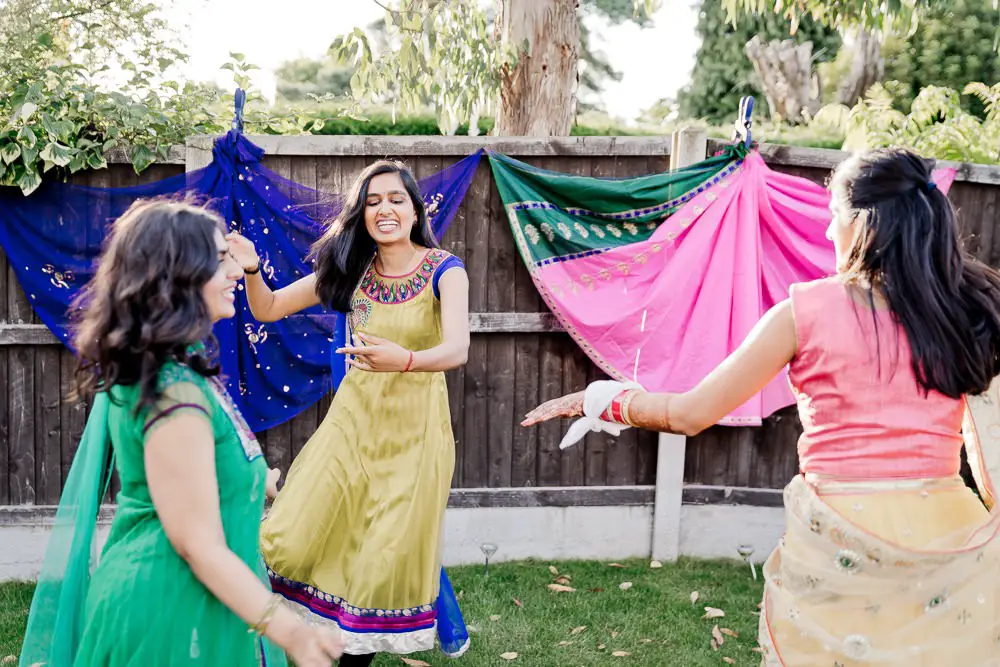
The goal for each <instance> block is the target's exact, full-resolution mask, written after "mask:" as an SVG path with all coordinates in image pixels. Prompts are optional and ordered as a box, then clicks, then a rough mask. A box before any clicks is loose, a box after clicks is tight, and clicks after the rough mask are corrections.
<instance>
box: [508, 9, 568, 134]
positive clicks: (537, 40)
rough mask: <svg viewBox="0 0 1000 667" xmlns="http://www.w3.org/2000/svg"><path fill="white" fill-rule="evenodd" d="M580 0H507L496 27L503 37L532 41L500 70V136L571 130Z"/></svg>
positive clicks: (511, 39)
mask: <svg viewBox="0 0 1000 667" xmlns="http://www.w3.org/2000/svg"><path fill="white" fill-rule="evenodd" d="M578 5H579V1H578V0H502V1H501V3H500V12H499V14H498V15H497V19H496V29H497V32H498V35H499V38H500V39H501V40H502V41H503V43H505V44H508V43H513V44H520V43H523V42H524V41H525V40H527V42H528V49H529V50H528V52H527V53H522V54H521V57H520V58H519V59H518V61H517V65H516V66H515V67H513V68H509V69H508V70H506V71H504V72H503V73H502V74H501V77H502V86H501V92H500V105H499V107H498V108H497V118H496V125H495V127H494V130H493V134H495V135H497V136H518V137H551V136H567V135H568V134H569V133H570V129H571V128H572V127H573V118H574V116H575V115H576V89H577V84H578V80H579V68H578V67H577V63H578V61H579V44H580V26H579V23H578V21H577V15H576V9H577V6H578Z"/></svg>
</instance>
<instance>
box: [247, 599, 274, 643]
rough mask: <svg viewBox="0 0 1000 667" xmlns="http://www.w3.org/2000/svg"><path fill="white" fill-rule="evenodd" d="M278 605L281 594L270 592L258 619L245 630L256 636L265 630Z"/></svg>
mask: <svg viewBox="0 0 1000 667" xmlns="http://www.w3.org/2000/svg"><path fill="white" fill-rule="evenodd" d="M280 606H281V596H280V595H278V594H277V593H271V599H270V600H268V601H267V606H266V607H264V613H262V614H261V615H260V620H259V621H257V623H255V624H254V625H253V626H251V628H250V629H249V630H247V632H249V633H251V634H256V635H258V636H261V635H263V634H264V633H265V632H267V626H268V625H270V623H271V619H272V618H274V614H275V613H276V612H277V611H278V607H280Z"/></svg>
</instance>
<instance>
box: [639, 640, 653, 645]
mask: <svg viewBox="0 0 1000 667" xmlns="http://www.w3.org/2000/svg"><path fill="white" fill-rule="evenodd" d="M640 643H642V644H652V643H653V640H652V639H642V640H640Z"/></svg>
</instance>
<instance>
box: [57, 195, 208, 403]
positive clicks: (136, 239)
mask: <svg viewBox="0 0 1000 667" xmlns="http://www.w3.org/2000/svg"><path fill="white" fill-rule="evenodd" d="M218 232H225V224H224V223H223V221H222V219H221V218H219V217H218V216H217V215H215V214H214V213H212V212H211V211H208V210H206V209H204V208H201V207H199V206H194V205H192V204H189V203H184V202H172V201H166V200H145V201H139V202H136V203H135V204H133V205H132V206H131V207H129V209H128V210H127V211H126V212H125V213H124V214H123V215H122V216H121V217H120V218H118V220H116V221H115V223H114V225H113V226H112V228H111V234H110V235H109V237H108V239H107V241H106V243H105V247H104V251H103V253H102V255H101V259H100V264H99V266H98V269H97V271H96V273H95V274H94V277H93V279H91V281H90V282H89V283H88V284H87V286H86V287H85V288H84V289H83V290H82V291H81V292H80V294H79V295H78V296H77V298H76V300H75V302H74V304H73V306H74V307H73V308H72V313H71V317H72V319H73V347H74V349H75V350H76V351H77V368H76V392H75V393H76V395H78V396H92V395H93V394H94V393H95V392H97V391H100V390H102V389H105V388H110V387H112V386H114V385H131V384H137V383H138V384H139V385H140V391H139V403H138V405H137V406H136V409H141V408H143V407H150V406H152V405H153V404H154V403H155V402H156V400H157V399H158V398H159V390H158V387H157V377H158V373H159V370H160V367H161V366H163V364H164V363H166V362H167V361H170V360H174V361H178V362H180V363H184V364H186V365H188V366H190V367H191V368H192V369H193V370H195V371H196V372H198V373H199V374H201V375H204V376H211V375H215V374H217V373H218V370H219V369H218V366H216V365H215V364H214V363H213V362H212V361H211V360H210V358H209V357H210V355H209V354H203V353H202V352H195V351H192V350H191V349H190V348H191V346H192V345H194V344H196V343H200V342H209V343H214V339H213V338H212V320H211V317H210V316H209V312H208V306H207V305H206V304H205V298H204V296H203V295H202V288H203V287H204V286H205V284H206V283H207V282H208V281H209V280H211V279H212V277H213V276H214V275H215V273H216V271H217V270H218V268H219V249H218V246H217V245H216V234H217V233H218Z"/></svg>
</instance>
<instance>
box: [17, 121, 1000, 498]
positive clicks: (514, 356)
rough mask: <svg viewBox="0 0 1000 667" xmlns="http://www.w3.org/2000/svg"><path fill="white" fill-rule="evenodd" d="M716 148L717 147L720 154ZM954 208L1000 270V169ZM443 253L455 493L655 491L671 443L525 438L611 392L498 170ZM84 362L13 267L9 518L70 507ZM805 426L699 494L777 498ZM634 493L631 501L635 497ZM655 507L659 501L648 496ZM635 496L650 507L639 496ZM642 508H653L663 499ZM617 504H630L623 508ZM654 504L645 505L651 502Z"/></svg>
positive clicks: (465, 207)
mask: <svg viewBox="0 0 1000 667" xmlns="http://www.w3.org/2000/svg"><path fill="white" fill-rule="evenodd" d="M254 141H255V142H256V143H258V144H259V145H261V146H262V147H263V148H264V149H265V150H266V151H267V154H266V157H265V159H264V164H265V166H267V167H268V168H270V169H273V170H274V171H276V172H278V173H279V174H281V175H283V176H285V177H287V178H290V179H291V180H293V181H295V182H297V183H301V184H303V185H306V186H309V187H314V188H317V189H319V190H322V191H327V192H343V191H345V190H346V189H347V187H348V186H349V184H350V183H351V181H352V180H353V179H354V177H355V176H356V175H357V173H358V172H359V171H360V170H361V169H362V168H363V167H364V166H365V165H367V164H368V163H370V162H371V161H372V160H374V159H377V158H381V157H386V156H393V157H399V158H401V159H404V160H406V161H407V162H408V163H409V164H410V165H411V167H412V168H413V169H414V171H415V173H416V175H417V176H418V178H420V177H424V176H427V175H430V174H432V173H434V172H436V171H438V170H440V169H442V168H444V167H447V166H448V165H450V164H453V163H454V162H456V161H457V160H459V159H461V157H464V156H465V155H468V154H470V153H472V152H474V151H475V150H478V149H479V148H480V147H481V146H483V145H489V146H490V147H491V148H493V149H494V150H496V151H499V152H502V153H506V154H508V155H512V156H514V157H517V158H519V159H523V160H525V161H527V162H529V163H532V164H535V165H537V166H539V167H543V168H546V169H553V170H557V171H563V172H568V173H574V174H580V175H584V176H599V177H624V176H635V175H640V174H648V173H653V172H658V171H663V170H665V169H667V168H668V164H669V152H670V138H669V137H628V138H621V137H618V138H612V137H579V138H559V139H550V140H536V139H523V138H511V139H503V138H468V137H447V138H440V137H436V138H433V139H424V138H420V139H417V138H409V137H256V138H254ZM210 146H211V138H208V137H194V138H192V139H190V140H189V141H188V145H187V149H186V154H185V153H182V152H180V151H175V152H174V153H173V154H172V155H173V158H172V159H171V161H170V162H169V163H167V164H160V165H157V166H155V167H153V168H151V169H150V170H148V171H146V172H145V173H143V174H142V176H141V177H137V176H136V175H135V174H134V173H133V172H132V170H131V167H130V166H129V165H127V164H122V163H113V164H111V165H110V167H109V168H108V169H106V170H102V171H99V172H87V173H85V174H83V175H81V176H78V177H76V178H74V181H73V182H75V183H77V184H82V185H92V186H104V187H124V186H129V185H135V184H138V183H145V182H150V181H155V180H158V179H161V178H165V177H167V176H171V175H175V174H179V173H182V172H183V171H184V170H185V168H187V169H194V168H197V167H200V166H203V165H204V164H206V163H207V161H208V160H210V159H211V158H210ZM714 148H715V146H713V145H710V151H712V150H714ZM761 152H762V154H763V155H764V157H765V159H766V160H767V161H768V163H769V164H770V165H771V166H772V167H774V168H776V169H780V170H781V171H786V172H789V173H794V174H796V175H800V176H803V177H806V178H809V179H812V180H815V181H817V182H823V181H824V179H825V178H826V177H827V175H828V174H829V171H830V169H831V168H832V167H833V166H835V165H836V164H837V163H838V162H839V161H840V160H841V159H843V157H844V154H842V153H840V152H837V151H820V150H813V149H799V148H791V147H779V146H767V145H765V146H763V147H762V148H761ZM951 199H952V201H954V202H955V203H956V205H957V206H958V207H959V209H960V213H961V219H962V221H963V225H964V228H965V230H966V232H967V233H968V235H969V237H970V247H971V249H972V250H973V251H974V252H975V253H976V254H977V255H978V256H979V257H980V258H982V259H984V260H986V261H988V262H990V263H992V264H994V265H1000V238H995V237H1000V235H998V234H995V231H994V230H995V227H996V221H997V212H998V204H1000V169H997V168H987V167H981V166H970V165H962V166H961V168H960V172H959V176H958V179H957V180H956V183H955V185H954V187H953V189H952V194H951ZM443 245H444V246H445V247H446V248H447V249H448V250H450V251H451V252H453V253H455V254H456V255H458V256H459V257H461V258H463V260H464V261H465V264H466V267H467V270H468V272H469V278H470V304H469V305H470V312H471V313H472V315H471V326H472V331H473V336H472V346H471V349H470V353H469V361H468V364H467V365H466V366H465V367H464V368H461V369H458V370H456V371H453V372H451V373H449V376H448V386H449V394H450V400H451V411H452V419H453V426H454V431H455V437H456V440H457V465H456V471H455V478H454V486H455V487H458V488H478V487H500V488H502V487H553V486H555V487H559V486H562V487H577V486H601V487H606V486H614V487H634V486H643V487H649V486H650V485H652V484H654V477H655V473H656V452H657V436H656V434H655V433H651V432H645V431H638V430H630V431H627V432H626V433H625V434H624V435H623V436H622V437H620V438H618V439H612V438H609V437H606V436H600V435H596V434H591V435H589V436H588V437H587V439H586V441H585V443H583V444H582V445H580V446H577V447H574V448H571V449H568V450H566V451H560V450H559V449H558V443H559V440H560V438H561V436H562V433H563V429H564V428H565V424H546V425H542V426H541V427H538V428H534V429H522V428H521V427H520V426H519V425H518V422H519V421H520V417H521V416H522V415H523V414H524V413H525V412H527V411H528V410H529V409H530V408H531V407H533V406H535V405H536V404H537V403H539V402H540V401H544V400H546V399H549V398H553V397H555V396H558V395H561V394H562V393H565V392H569V391H574V390H577V389H580V388H582V387H583V386H585V384H586V383H587V382H588V381H590V380H594V379H597V378H599V377H601V376H602V374H601V372H600V371H598V370H597V369H596V368H595V367H594V365H593V364H592V363H591V362H590V361H589V360H588V359H587V357H586V356H585V355H584V354H583V353H582V352H581V351H580V350H579V348H578V347H577V346H576V345H575V344H574V343H573V342H572V341H571V340H570V338H569V336H567V335H566V334H565V333H563V332H561V330H560V328H559V326H558V324H557V323H556V321H555V319H554V318H553V317H552V316H551V315H550V314H548V313H547V312H546V308H545V306H544V304H543V303H542V301H541V299H540V297H539V296H538V294H537V291H536V290H535V288H534V286H533V284H532V282H531V279H530V277H529V275H528V272H527V270H526V269H525V268H524V265H523V263H522V261H521V259H520V256H519V255H518V254H517V251H516V249H515V247H514V244H513V240H512V237H511V233H510V228H509V226H508V223H507V220H506V217H505V215H504V212H503V208H502V205H501V201H500V197H499V195H498V193H497V190H496V187H495V186H494V184H493V180H492V176H491V174H490V169H489V165H488V163H487V161H486V160H485V159H484V160H483V162H482V164H481V165H480V167H479V171H478V172H477V174H476V176H475V179H474V181H473V183H472V186H471V188H470V189H469V192H468V194H467V196H466V198H465V201H464V203H463V204H462V207H461V210H460V211H459V213H458V215H457V216H456V218H455V220H454V222H453V223H452V225H451V227H450V228H449V230H448V233H447V234H446V235H445V237H444V239H443ZM72 365H73V359H72V356H71V355H70V354H69V353H68V352H67V351H66V350H65V349H63V348H61V347H60V346H59V345H58V343H57V342H56V341H55V338H54V337H53V336H52V335H51V334H49V333H48V331H47V329H46V328H45V327H44V325H41V324H40V323H39V321H38V319H37V318H36V317H35V316H34V314H33V313H32V312H31V307H30V305H29V303H28V301H27V299H26V297H25V295H24V294H23V292H22V291H21V289H20V286H19V285H18V283H17V281H16V279H15V277H14V275H13V271H12V270H11V269H10V267H8V266H7V261H6V259H5V258H4V257H3V255H2V253H0V505H29V504H38V505H52V504H56V503H57V502H58V500H59V493H60V490H61V485H62V481H63V480H64V479H65V476H66V473H67V472H68V469H69V465H70V463H71V461H72V456H73V453H74V451H75V446H76V442H77V441H78V439H79V437H80V434H81V433H82V430H83V425H84V421H85V416H86V406H84V405H79V404H76V403H73V402H70V401H69V400H67V399H65V396H66V394H67V391H68V389H69V383H70V380H71V374H72ZM328 406H329V398H327V399H324V400H323V401H321V402H320V403H319V404H317V405H316V406H313V407H311V408H309V409H308V410H306V411H305V412H304V413H302V414H301V415H300V416H298V417H297V418H295V419H293V420H291V421H290V422H288V423H285V424H282V425H280V426H277V427H275V428H272V429H270V430H269V431H267V432H265V433H262V434H260V435H261V440H262V442H263V444H264V447H265V451H266V453H267V458H268V460H269V462H270V463H271V464H272V465H278V466H280V467H282V468H287V466H288V465H289V463H290V462H291V460H292V458H293V457H294V456H295V455H296V454H297V453H298V451H299V450H300V449H301V448H302V446H303V445H304V444H305V442H306V441H307V439H308V438H309V436H310V435H311V434H312V432H313V431H314V430H315V428H316V426H317V424H318V423H319V420H320V419H322V417H323V415H324V414H325V412H326V410H327V408H328ZM799 430H800V426H799V423H798V419H797V417H796V416H795V411H794V408H787V409H785V410H782V411H780V412H778V413H777V414H775V415H774V416H772V417H771V418H769V419H767V420H766V423H765V424H764V425H763V426H762V427H756V428H747V427H741V428H734V427H714V428H712V429H709V430H708V431H706V432H705V433H703V434H701V435H699V436H697V437H695V438H690V439H688V442H687V452H686V457H685V464H684V468H685V469H684V481H685V483H686V484H690V485H713V486H726V487H750V488H755V489H777V488H780V487H782V486H784V485H785V484H786V483H787V482H788V480H789V479H790V478H791V477H792V476H793V475H794V474H795V472H796V454H795V442H796V439H797V437H798V434H799ZM623 491H625V489H623ZM643 494H645V495H643ZM633 495H634V494H633ZM639 495H642V496H643V498H645V496H646V495H649V493H648V491H642V493H640V494H639ZM608 497H609V498H612V497H615V496H614V495H613V494H611V495H609V496H608ZM637 498H638V496H637Z"/></svg>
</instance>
